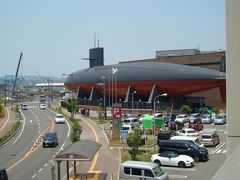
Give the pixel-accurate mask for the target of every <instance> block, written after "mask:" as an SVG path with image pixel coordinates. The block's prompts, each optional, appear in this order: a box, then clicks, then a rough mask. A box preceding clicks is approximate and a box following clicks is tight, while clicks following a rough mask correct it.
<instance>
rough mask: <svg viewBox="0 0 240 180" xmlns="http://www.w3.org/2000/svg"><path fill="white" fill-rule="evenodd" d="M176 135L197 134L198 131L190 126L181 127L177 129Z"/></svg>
mask: <svg viewBox="0 0 240 180" xmlns="http://www.w3.org/2000/svg"><path fill="white" fill-rule="evenodd" d="M177 135H179V136H198V132H197V131H195V130H194V129H192V128H183V129H181V130H179V131H177Z"/></svg>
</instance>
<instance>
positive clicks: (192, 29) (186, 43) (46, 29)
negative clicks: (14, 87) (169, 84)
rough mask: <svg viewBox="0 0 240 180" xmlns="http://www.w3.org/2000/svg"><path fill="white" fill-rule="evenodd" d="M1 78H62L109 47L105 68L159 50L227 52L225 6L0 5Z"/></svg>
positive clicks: (179, 2)
mask: <svg viewBox="0 0 240 180" xmlns="http://www.w3.org/2000/svg"><path fill="white" fill-rule="evenodd" d="M0 23H1V25H0V27H1V28H0V76H3V75H7V74H15V72H16V68H17V63H18V58H19V55H20V52H23V53H24V54H23V63H22V65H21V68H20V72H19V73H20V74H22V75H36V74H35V72H36V71H37V72H38V73H39V74H41V75H44V76H52V75H54V76H61V74H62V73H71V72H75V71H77V70H80V69H84V68H87V67H88V62H87V61H84V60H82V58H83V57H88V56H89V49H90V48H93V46H94V32H96V33H97V34H98V33H99V36H100V46H101V47H104V53H105V64H116V63H118V62H119V61H125V60H136V59H147V58H154V57H155V51H156V50H167V49H185V48H187V49H190V48H197V47H200V50H202V51H214V50H216V49H217V48H222V49H226V28H225V1H224V0H121V1H116V0H65V1H64V0H38V1H37V0H35V1H33V0H21V1H19V0H12V1H10V0H1V1H0Z"/></svg>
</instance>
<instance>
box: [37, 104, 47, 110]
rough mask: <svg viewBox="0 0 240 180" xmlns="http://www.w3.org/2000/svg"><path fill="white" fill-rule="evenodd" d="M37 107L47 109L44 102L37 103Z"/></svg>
mask: <svg viewBox="0 0 240 180" xmlns="http://www.w3.org/2000/svg"><path fill="white" fill-rule="evenodd" d="M39 108H40V109H41V110H45V109H47V106H46V104H43V103H41V104H40V105H39Z"/></svg>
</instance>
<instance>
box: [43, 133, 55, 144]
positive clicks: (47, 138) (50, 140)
mask: <svg viewBox="0 0 240 180" xmlns="http://www.w3.org/2000/svg"><path fill="white" fill-rule="evenodd" d="M57 145H58V137H57V133H56V132H47V133H46V134H45V135H44V138H43V147H56V146H57Z"/></svg>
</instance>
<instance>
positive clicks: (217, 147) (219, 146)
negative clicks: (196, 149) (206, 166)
mask: <svg viewBox="0 0 240 180" xmlns="http://www.w3.org/2000/svg"><path fill="white" fill-rule="evenodd" d="M224 145H225V142H221V143H220V144H219V145H217V146H216V148H215V150H213V151H211V153H209V154H214V153H216V152H217V151H218V150H219V149H220V148H221V147H223V146H224Z"/></svg>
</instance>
